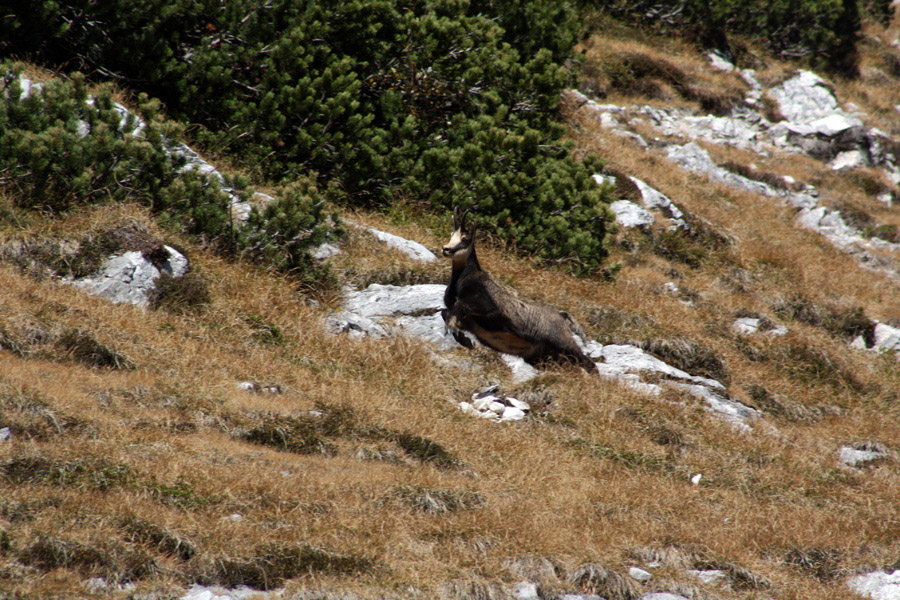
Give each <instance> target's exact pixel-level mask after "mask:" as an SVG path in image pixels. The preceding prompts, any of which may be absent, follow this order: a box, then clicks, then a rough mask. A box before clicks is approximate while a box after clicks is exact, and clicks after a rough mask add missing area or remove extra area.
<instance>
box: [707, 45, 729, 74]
mask: <svg viewBox="0 0 900 600" xmlns="http://www.w3.org/2000/svg"><path fill="white" fill-rule="evenodd" d="M706 58H708V59H709V62H710V64H711V65H712V67H713V69H716V70H718V71H726V72H731V71H734V63H733V62H731V61H730V60H728V58H726V57H725V56H722V55H721V54H720V53H718V52H716V51H715V50H711V51H710V52H707V53H706Z"/></svg>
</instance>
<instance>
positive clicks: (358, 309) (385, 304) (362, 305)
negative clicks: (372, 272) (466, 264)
mask: <svg viewBox="0 0 900 600" xmlns="http://www.w3.org/2000/svg"><path fill="white" fill-rule="evenodd" d="M444 290H446V286H444V285H439V284H422V285H410V286H396V285H381V284H378V283H373V284H372V285H370V286H369V287H367V288H366V289H364V290H361V291H358V292H357V291H349V292H347V293H346V294H345V296H344V308H345V309H346V310H348V311H350V312H352V313H355V314H357V315H360V316H363V317H368V318H373V317H387V316H399V315H412V314H417V313H421V312H423V311H428V312H435V311H440V310H441V309H443V308H444Z"/></svg>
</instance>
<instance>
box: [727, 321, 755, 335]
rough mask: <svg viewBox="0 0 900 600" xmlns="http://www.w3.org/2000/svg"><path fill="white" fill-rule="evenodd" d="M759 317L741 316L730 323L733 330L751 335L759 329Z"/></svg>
mask: <svg viewBox="0 0 900 600" xmlns="http://www.w3.org/2000/svg"><path fill="white" fill-rule="evenodd" d="M759 323H760V321H759V319H754V318H751V317H742V318H740V319H737V320H735V322H734V323H732V325H731V326H732V327H733V328H734V330H735V331H737V332H738V333H740V334H742V335H752V334H754V333H756V332H757V331H759Z"/></svg>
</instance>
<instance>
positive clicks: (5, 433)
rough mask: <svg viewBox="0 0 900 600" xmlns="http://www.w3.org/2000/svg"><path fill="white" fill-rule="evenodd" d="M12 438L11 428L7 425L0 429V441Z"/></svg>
mask: <svg viewBox="0 0 900 600" xmlns="http://www.w3.org/2000/svg"><path fill="white" fill-rule="evenodd" d="M10 439H12V430H11V429H10V428H9V427H3V428H2V429H0V442H8V441H9V440H10Z"/></svg>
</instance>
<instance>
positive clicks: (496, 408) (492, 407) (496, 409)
mask: <svg viewBox="0 0 900 600" xmlns="http://www.w3.org/2000/svg"><path fill="white" fill-rule="evenodd" d="M487 409H488V410H489V411H491V412H492V413H497V414H498V415H499V414H502V413H503V411H504V410H506V405H505V404H503V403H502V402H491V403H489V404H488V406H487Z"/></svg>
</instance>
